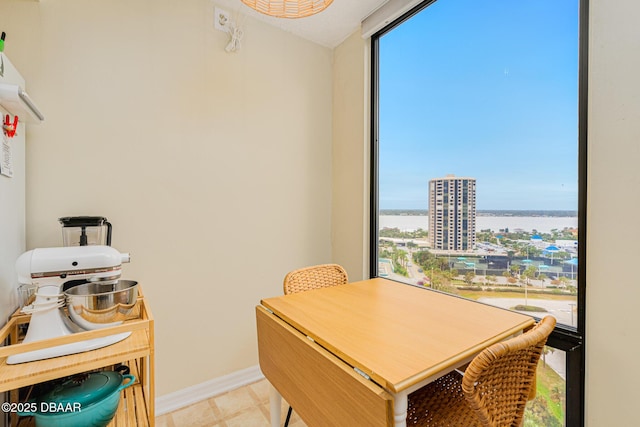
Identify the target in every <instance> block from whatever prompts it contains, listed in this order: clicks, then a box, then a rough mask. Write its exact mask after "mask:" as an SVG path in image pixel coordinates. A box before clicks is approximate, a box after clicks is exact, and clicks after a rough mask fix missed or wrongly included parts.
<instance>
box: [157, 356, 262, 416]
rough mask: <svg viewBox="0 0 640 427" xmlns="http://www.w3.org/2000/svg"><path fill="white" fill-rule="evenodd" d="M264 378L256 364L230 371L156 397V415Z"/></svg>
mask: <svg viewBox="0 0 640 427" xmlns="http://www.w3.org/2000/svg"><path fill="white" fill-rule="evenodd" d="M263 378H264V375H262V372H261V371H260V367H259V366H258V365H256V366H252V367H249V368H247V369H242V370H240V371H236V372H232V373H230V374H228V375H224V376H222V377H218V378H214V379H212V380H209V381H205V382H203V383H200V384H196V385H194V386H191V387H187V388H184V389H182V390H178V391H174V392H173V393H169V394H165V395H164V396H159V397H157V398H156V411H155V412H156V416H160V415H163V414H166V413H169V412H172V411H175V410H177V409H180V408H184V407H185V406H189V405H191V404H194V403H197V402H199V401H201V400H204V399H208V398H210V397H213V396H217V395H219V394H222V393H226V392H227V391H231V390H235V389H236V388H239V387H242V386H245V385H247V384H251V383H254V382H256V381H260V380H261V379H263Z"/></svg>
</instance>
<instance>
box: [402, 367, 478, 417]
mask: <svg viewBox="0 0 640 427" xmlns="http://www.w3.org/2000/svg"><path fill="white" fill-rule="evenodd" d="M407 426H420V427H426V426H429V427H476V426H477V427H482V424H481V423H480V421H479V420H478V417H477V416H476V414H475V412H474V411H473V409H471V407H470V406H469V404H468V403H467V400H466V399H465V397H464V394H463V393H462V375H460V374H459V373H458V372H457V371H452V372H450V373H449V374H447V375H444V376H442V377H440V378H438V379H437V380H435V381H433V382H431V383H429V384H427V385H426V386H424V387H422V388H421V389H419V390H416V391H415V392H413V393H411V394H410V395H409V408H408V411H407Z"/></svg>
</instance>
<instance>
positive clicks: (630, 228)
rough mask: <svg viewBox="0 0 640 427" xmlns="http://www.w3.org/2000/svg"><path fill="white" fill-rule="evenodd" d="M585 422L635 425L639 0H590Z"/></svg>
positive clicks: (639, 293) (639, 376)
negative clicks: (612, 0)
mask: <svg viewBox="0 0 640 427" xmlns="http://www.w3.org/2000/svg"><path fill="white" fill-rule="evenodd" d="M590 3H591V8H590V12H591V13H590V18H591V19H590V43H589V49H590V50H589V121H588V125H589V133H588V135H589V142H588V181H587V183H588V190H587V191H588V197H587V203H588V209H587V221H588V228H587V295H586V298H587V307H586V310H587V311H586V313H587V325H586V327H587V336H586V347H587V358H586V370H587V382H586V413H587V424H588V425H589V426H592V427H597V426H604V425H610V426H632V425H637V424H638V411H637V408H636V407H635V405H636V404H637V397H638V389H637V385H638V383H640V373H638V371H636V370H635V365H636V364H637V362H638V359H639V358H640V334H639V333H638V321H637V319H636V313H637V312H638V302H639V301H640V286H639V285H638V279H637V276H638V275H637V273H634V272H633V271H634V270H633V269H634V268H635V267H636V266H637V265H638V261H637V259H638V242H639V241H640V228H639V227H638V211H639V210H640V192H639V191H638V188H639V187H640V173H639V172H638V170H639V168H638V165H639V164H640V83H639V82H638V76H639V75H640V55H638V52H640V32H639V31H638V24H637V17H638V16H639V15H640V3H638V2H636V1H633V0H619V1H615V2H611V1H606V0H591V1H590Z"/></svg>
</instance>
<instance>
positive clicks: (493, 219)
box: [378, 215, 578, 233]
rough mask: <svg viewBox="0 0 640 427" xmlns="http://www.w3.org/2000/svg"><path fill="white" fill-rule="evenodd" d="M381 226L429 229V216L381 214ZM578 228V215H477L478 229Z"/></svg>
mask: <svg viewBox="0 0 640 427" xmlns="http://www.w3.org/2000/svg"><path fill="white" fill-rule="evenodd" d="M378 225H379V228H380V229H383V228H397V229H399V230H400V231H415V230H417V229H419V228H422V229H423V230H428V229H429V217H428V216H426V215H381V216H380V220H379V224H378ZM566 227H568V228H577V227H578V218H577V217H551V216H478V217H476V231H480V230H487V229H490V230H491V231H495V232H498V231H500V230H501V229H504V228H508V229H509V231H514V230H516V229H522V230H525V231H532V230H537V231H538V232H539V233H549V232H551V230H553V229H557V230H562V229H564V228H566Z"/></svg>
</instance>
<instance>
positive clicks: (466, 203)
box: [429, 175, 476, 251]
mask: <svg viewBox="0 0 640 427" xmlns="http://www.w3.org/2000/svg"><path fill="white" fill-rule="evenodd" d="M429 242H430V243H431V248H432V249H439V250H448V251H470V250H472V249H473V248H474V247H475V244H476V179H475V178H461V177H456V176H454V175H447V176H446V177H444V178H435V179H432V180H430V181H429Z"/></svg>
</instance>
